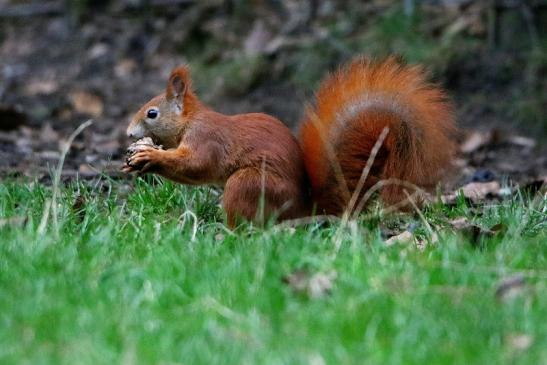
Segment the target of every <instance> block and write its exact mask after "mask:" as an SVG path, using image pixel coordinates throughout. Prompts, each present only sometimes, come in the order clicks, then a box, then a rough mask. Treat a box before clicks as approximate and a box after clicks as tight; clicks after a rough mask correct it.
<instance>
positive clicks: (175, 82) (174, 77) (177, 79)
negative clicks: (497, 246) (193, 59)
mask: <svg viewBox="0 0 547 365" xmlns="http://www.w3.org/2000/svg"><path fill="white" fill-rule="evenodd" d="M189 84H190V75H189V72H188V68H186V66H179V67H177V68H175V69H174V70H173V71H172V72H171V76H169V82H168V83H167V91H166V95H167V99H169V100H171V99H176V100H178V101H182V98H183V97H184V94H185V93H186V90H187V89H188V86H189Z"/></svg>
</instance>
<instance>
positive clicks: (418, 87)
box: [300, 57, 455, 214]
mask: <svg viewBox="0 0 547 365" xmlns="http://www.w3.org/2000/svg"><path fill="white" fill-rule="evenodd" d="M385 127H388V128H389V130H388V134H387V137H386V138H385V140H384V142H383V144H382V146H381V148H380V149H379V151H378V153H377V155H376V157H375V159H374V163H373V164H372V166H371V170H370V173H369V174H368V177H367V179H366V180H365V184H364V187H363V190H362V192H364V191H366V190H368V189H369V188H370V187H372V186H373V185H374V184H376V183H378V182H379V181H380V180H387V179H397V180H404V181H407V182H410V183H412V184H415V185H418V186H420V187H421V188H424V189H431V188H432V187H434V186H435V185H436V184H437V183H438V181H439V180H440V177H441V176H442V174H443V171H445V170H446V169H448V168H449V167H450V161H451V158H452V155H453V152H454V150H455V148H454V141H453V132H454V130H455V127H454V117H453V113H452V106H451V104H450V102H449V101H448V100H447V97H446V95H445V93H444V91H443V90H442V89H440V88H439V87H437V86H435V85H433V84H431V83H429V82H428V81H427V77H426V74H425V72H424V70H423V69H422V68H421V67H419V66H407V65H404V64H401V63H399V62H398V61H397V60H396V59H395V58H388V59H386V60H384V61H382V62H376V61H372V60H370V59H368V58H364V57H362V58H358V59H356V60H354V61H353V62H351V63H350V64H348V65H346V66H344V67H342V68H341V69H339V70H338V71H337V72H335V73H333V74H331V75H330V76H329V77H327V78H326V79H325V80H324V81H323V82H322V84H321V86H320V88H319V90H318V92H317V94H316V100H315V103H314V105H313V106H312V107H309V108H308V109H307V111H306V115H305V118H304V121H303V122H302V124H301V127H300V128H301V129H300V143H301V147H302V150H303V153H304V161H305V165H306V170H307V172H308V175H309V177H310V180H311V185H312V194H313V198H314V201H315V202H316V204H317V205H318V209H319V210H320V211H322V212H326V213H330V214H339V213H341V212H342V211H343V210H344V209H345V208H346V207H347V204H348V202H349V199H350V196H351V194H352V193H353V191H354V190H355V188H356V186H357V185H358V182H359V178H360V176H361V174H362V171H363V169H364V167H365V165H366V163H367V160H368V159H369V156H370V154H371V151H372V149H373V147H374V145H375V144H376V141H377V140H378V138H379V137H380V135H381V133H382V131H383V130H384V128H385ZM342 180H343V181H342ZM402 189H403V188H402V186H400V185H398V184H391V185H388V186H385V187H384V188H382V190H381V196H382V199H383V200H384V202H385V203H387V204H392V203H396V202H398V201H400V200H402V199H404V198H405V195H404V193H403V190H402ZM409 193H412V191H409ZM362 195H363V194H361V196H362Z"/></svg>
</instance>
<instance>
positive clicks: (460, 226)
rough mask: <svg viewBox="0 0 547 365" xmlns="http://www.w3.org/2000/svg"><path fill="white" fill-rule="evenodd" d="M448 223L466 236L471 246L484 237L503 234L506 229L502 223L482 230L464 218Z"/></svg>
mask: <svg viewBox="0 0 547 365" xmlns="http://www.w3.org/2000/svg"><path fill="white" fill-rule="evenodd" d="M448 223H449V224H450V225H451V226H452V228H454V230H456V231H458V232H460V233H462V234H464V235H465V236H467V237H468V238H469V240H470V241H471V243H472V244H473V245H477V244H478V243H479V242H480V240H481V239H483V238H485V237H493V236H495V235H497V234H498V233H501V232H505V231H506V229H507V227H506V226H505V225H504V224H503V223H498V224H496V225H494V226H492V227H490V228H484V227H481V226H479V225H477V224H475V223H472V222H470V221H469V220H468V219H467V218H465V217H460V218H456V219H453V220H451V221H449V222H448Z"/></svg>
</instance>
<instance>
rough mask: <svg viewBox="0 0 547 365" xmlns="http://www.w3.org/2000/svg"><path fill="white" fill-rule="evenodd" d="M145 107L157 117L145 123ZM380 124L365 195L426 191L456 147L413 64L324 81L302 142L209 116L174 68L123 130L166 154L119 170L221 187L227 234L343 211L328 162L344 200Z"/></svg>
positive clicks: (248, 120) (432, 90) (389, 197)
mask: <svg viewBox="0 0 547 365" xmlns="http://www.w3.org/2000/svg"><path fill="white" fill-rule="evenodd" d="M151 109H154V111H157V115H156V116H155V117H154V116H153V115H152V116H149V113H148V112H149V111H150V110H151ZM385 126H388V127H389V128H390V132H389V134H388V136H387V138H386V140H385V142H384V145H383V146H382V148H380V150H379V152H378V155H377V156H376V159H375V161H374V163H373V165H372V169H371V171H370V174H369V176H368V178H367V180H366V183H365V189H364V190H363V191H366V189H367V188H370V187H371V186H372V185H373V184H374V183H376V182H377V181H379V180H381V179H387V178H399V179H402V180H407V181H409V182H412V183H414V184H416V185H419V186H421V187H424V188H430V187H433V186H434V185H435V184H436V183H437V181H438V179H439V177H440V174H441V172H442V170H443V169H445V168H446V167H448V166H449V161H450V158H451V155H452V152H453V149H454V148H453V142H452V141H451V139H450V134H451V132H452V130H453V128H454V127H453V117H452V111H451V107H450V104H449V103H448V102H447V101H446V98H445V95H444V93H443V91H442V90H440V89H439V88H437V87H435V86H433V85H431V84H429V83H427V81H426V80H425V76H424V73H423V71H422V70H421V68H419V67H416V66H414V67H407V66H402V65H400V64H398V63H397V62H396V61H395V60H394V59H393V58H390V59H387V60H386V61H384V62H381V63H375V62H372V61H370V60H368V59H365V58H360V59H357V60H355V61H354V62H352V63H350V64H349V65H347V66H346V67H344V68H342V69H340V70H339V71H338V72H336V73H334V74H332V75H331V76H329V77H327V79H326V80H325V81H324V82H323V83H322V85H321V87H320V89H319V91H318V92H317V98H316V103H315V108H309V109H308V110H307V113H306V118H305V120H304V121H303V123H302V124H301V131H300V140H301V145H299V144H298V141H297V140H296V138H295V137H294V136H293V135H292V134H291V132H290V130H289V129H288V128H287V127H286V126H285V125H284V124H283V123H282V122H280V121H279V120H277V119H276V118H274V117H271V116H269V115H266V114H260V113H250V114H239V115H233V116H228V115H223V114H220V113H217V112H214V111H212V110H211V109H209V108H208V107H207V106H205V105H204V104H202V103H201V102H200V101H199V99H198V98H197V96H196V95H195V93H194V92H193V90H192V81H191V79H190V74H189V71H188V69H187V68H186V67H179V68H176V69H175V70H173V72H172V74H171V76H170V78H169V82H168V84H167V88H166V91H165V92H164V93H163V94H161V95H159V96H157V97H155V98H153V99H152V100H151V101H149V102H148V103H146V104H145V105H144V106H143V107H142V108H141V110H139V112H138V113H137V114H136V115H135V117H134V118H133V120H132V121H131V123H130V125H129V127H128V129H127V133H128V135H129V136H130V137H134V138H142V137H145V136H148V137H152V138H153V139H154V141H155V142H156V143H158V144H162V145H163V146H164V147H165V148H166V150H157V149H154V148H152V147H150V148H145V149H143V150H140V151H139V152H137V153H136V154H135V155H133V156H132V157H130V159H129V162H128V165H127V166H125V167H124V170H125V171H128V172H131V171H137V170H140V171H141V172H153V173H157V174H160V175H162V176H164V177H166V178H169V179H171V180H174V181H177V182H180V183H184V184H215V185H222V186H224V188H225V189H224V197H223V207H224V210H225V211H226V215H227V220H228V225H229V226H230V227H234V226H235V224H236V222H237V220H238V218H245V219H249V220H260V221H262V220H264V219H268V218H270V217H272V216H274V217H278V218H279V219H286V218H296V217H300V216H303V215H307V214H309V213H310V212H311V211H312V203H315V205H316V206H317V207H318V208H319V210H320V212H326V213H331V214H340V213H341V212H342V211H343V210H344V209H345V207H346V205H347V203H348V199H349V196H347V194H344V189H343V188H342V186H341V182H340V180H339V179H337V176H336V175H337V171H339V170H337V169H336V168H335V165H336V164H339V166H340V169H341V173H342V175H343V178H344V179H345V181H346V182H347V186H348V188H349V192H350V193H351V192H352V191H353V190H354V189H355V186H356V185H357V182H358V181H359V177H360V175H361V171H362V170H363V168H364V166H365V164H366V162H367V159H368V157H369V155H370V152H371V150H372V148H373V146H374V144H375V143H376V140H377V138H378V136H379V135H380V133H381V132H382V130H383V128H384V127H385ZM330 152H332V154H333V156H330ZM333 159H334V160H336V161H333ZM138 166H140V168H138ZM310 180H311V181H310ZM310 185H311V191H312V194H313V202H312V200H311V199H310V196H309V195H310ZM401 195H402V194H401V190H400V189H399V188H398V187H388V188H384V190H383V191H382V197H383V198H384V200H385V201H386V202H389V203H391V202H395V201H397V200H399V199H401Z"/></svg>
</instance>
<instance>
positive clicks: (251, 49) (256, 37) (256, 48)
mask: <svg viewBox="0 0 547 365" xmlns="http://www.w3.org/2000/svg"><path fill="white" fill-rule="evenodd" d="M270 38H271V34H270V32H268V30H267V29H266V27H265V26H264V22H262V21H261V20H257V21H255V22H254V24H253V29H252V30H251V32H250V33H249V35H248V36H247V38H246V39H245V42H244V49H245V53H246V54H247V55H249V56H256V55H259V54H261V53H263V52H264V49H265V47H266V44H267V43H268V41H269V39H270Z"/></svg>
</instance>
